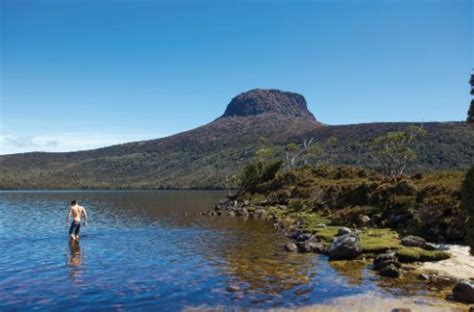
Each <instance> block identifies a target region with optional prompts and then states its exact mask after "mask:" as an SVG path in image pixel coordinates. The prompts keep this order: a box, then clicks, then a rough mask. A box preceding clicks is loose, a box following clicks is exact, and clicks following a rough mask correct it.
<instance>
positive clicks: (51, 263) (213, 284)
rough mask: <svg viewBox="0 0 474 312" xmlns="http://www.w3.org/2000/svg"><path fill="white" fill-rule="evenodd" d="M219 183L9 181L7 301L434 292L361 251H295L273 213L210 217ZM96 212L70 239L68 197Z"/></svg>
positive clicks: (197, 302) (2, 213)
mask: <svg viewBox="0 0 474 312" xmlns="http://www.w3.org/2000/svg"><path fill="white" fill-rule="evenodd" d="M224 196H225V193H223V192H217V191H12V192H10V191H3V192H0V250H1V253H2V255H1V257H0V310H1V311H8V310H16V309H18V308H20V307H21V309H24V310H30V309H33V308H35V309H37V310H48V311H51V310H57V311H60V310H64V309H65V308H68V309H69V310H104V309H109V310H134V309H141V310H154V311H156V310H159V311H177V310H182V309H185V308H199V307H201V308H203V307H218V306H219V307H229V308H232V307H243V308H272V307H289V308H292V307H297V306H305V305H310V304H315V303H324V302H326V301H327V300H330V299H334V298H337V297H342V296H349V295H357V294H364V293H369V292H371V293H377V294H381V295H383V296H389V297H391V296H394V297H396V296H402V295H403V296H405V295H429V292H428V291H426V290H424V289H423V288H424V287H423V284H421V283H420V282H416V281H413V282H412V283H406V282H404V283H403V284H402V285H399V284H400V283H398V282H397V281H391V280H389V279H386V278H385V279H384V278H380V277H379V276H377V275H375V274H374V273H373V272H372V271H371V270H370V269H369V268H367V266H366V265H365V264H363V263H360V262H328V261H327V257H326V256H322V255H316V254H297V253H288V252H285V251H284V250H283V248H282V246H283V245H284V244H285V243H286V242H288V239H287V238H286V237H285V236H284V234H283V233H281V232H278V231H276V230H275V229H274V228H273V226H272V225H271V224H270V223H269V222H265V221H263V220H244V219H242V218H234V217H228V216H220V217H209V216H201V215H200V214H199V213H200V212H203V211H207V210H210V209H211V208H212V207H213V204H214V203H215V202H216V201H218V200H219V199H222V198H223V197H224ZM72 199H77V200H79V201H80V204H81V205H83V206H85V207H86V209H87V210H88V214H89V226H87V227H85V228H82V229H81V239H80V242H79V243H72V244H71V243H70V242H69V240H68V234H67V227H66V225H65V219H66V214H67V209H68V203H69V202H70V201H71V200H72Z"/></svg>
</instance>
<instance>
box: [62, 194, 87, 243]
mask: <svg viewBox="0 0 474 312" xmlns="http://www.w3.org/2000/svg"><path fill="white" fill-rule="evenodd" d="M71 215H72V218H73V220H72V222H71V226H70V227H69V236H70V237H71V239H73V240H78V239H79V230H80V229H81V217H82V215H84V221H83V224H84V226H86V224H87V212H86V208H84V207H82V206H79V204H78V203H77V201H76V200H73V201H72V202H71V207H69V212H68V213H67V218H66V226H67V225H68V223H69V217H70V216H71Z"/></svg>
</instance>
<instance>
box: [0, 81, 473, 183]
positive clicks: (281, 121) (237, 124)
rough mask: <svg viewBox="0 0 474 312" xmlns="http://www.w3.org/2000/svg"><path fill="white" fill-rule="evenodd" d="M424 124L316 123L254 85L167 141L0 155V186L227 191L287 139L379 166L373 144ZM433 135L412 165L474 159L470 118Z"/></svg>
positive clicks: (439, 127) (431, 128)
mask: <svg viewBox="0 0 474 312" xmlns="http://www.w3.org/2000/svg"><path fill="white" fill-rule="evenodd" d="M413 124H416V125H420V123H371V124H360V125H341V126H327V125H323V124H321V123H320V122H319V121H317V120H316V118H315V117H314V115H313V114H312V113H311V112H310V111H309V110H308V108H307V103H306V100H305V99H304V97H303V96H302V95H299V94H297V93H292V92H284V91H280V90H274V89H270V90H267V89H254V90H250V91H248V92H244V93H241V94H239V95H237V96H236V97H234V98H233V99H232V100H231V101H230V103H229V104H228V105H227V107H226V109H225V112H224V114H223V115H222V116H221V117H219V118H217V119H216V120H214V121H212V122H210V123H208V124H206V125H204V126H201V127H198V128H195V129H192V130H189V131H185V132H182V133H178V134H175V135H172V136H169V137H166V138H161V139H155V140H148V141H140V142H131V143H125V144H120V145H114V146H110V147H104V148H99V149H94V150H88V151H79V152H69V153H37V152H36V153H24V154H13V155H3V156H0V188H1V189H169V188H174V189H193V188H194V189H195V188H199V189H205V188H223V187H225V185H224V181H225V180H226V178H228V177H230V176H231V175H233V174H236V173H238V172H239V171H240V170H241V168H242V167H243V166H244V165H245V164H246V163H248V162H249V160H251V159H252V158H253V157H254V155H255V151H256V150H257V149H258V148H261V147H263V146H262V143H261V142H262V140H261V138H265V139H266V140H264V141H266V142H267V143H266V144H267V145H265V146H270V145H271V146H273V147H274V148H275V150H276V157H279V158H281V159H283V158H284V153H285V152H284V148H285V146H286V145H287V144H289V143H297V144H301V142H302V141H303V140H304V139H308V138H313V139H314V142H316V143H317V142H325V141H326V140H327V139H328V138H330V137H334V138H336V139H337V144H336V145H335V146H333V147H331V150H329V151H328V152H327V153H326V155H325V156H324V159H323V160H324V161H328V162H330V163H333V164H348V165H357V166H364V167H373V166H374V165H376V164H375V163H374V160H373V159H372V156H371V152H370V149H369V148H368V146H369V143H370V142H371V141H372V140H373V139H374V138H375V137H377V136H379V135H382V134H384V133H386V132H388V131H397V130H403V129H405V128H406V127H408V126H410V125H413ZM423 127H424V128H425V130H427V131H428V135H427V136H426V137H424V138H423V141H422V142H421V143H420V144H419V145H418V146H417V153H418V159H417V160H416V162H415V163H414V164H413V165H412V166H411V167H410V168H409V170H411V171H412V172H413V171H415V170H421V171H430V170H439V169H465V168H467V167H468V166H470V165H471V162H472V159H474V131H471V129H470V128H469V127H468V126H467V124H466V123H465V122H449V123H437V122H430V123H423Z"/></svg>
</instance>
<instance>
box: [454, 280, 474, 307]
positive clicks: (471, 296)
mask: <svg viewBox="0 0 474 312" xmlns="http://www.w3.org/2000/svg"><path fill="white" fill-rule="evenodd" d="M453 297H454V299H455V300H457V301H462V302H467V303H474V283H473V282H471V281H468V280H464V281H460V282H458V283H457V284H456V286H454V288H453Z"/></svg>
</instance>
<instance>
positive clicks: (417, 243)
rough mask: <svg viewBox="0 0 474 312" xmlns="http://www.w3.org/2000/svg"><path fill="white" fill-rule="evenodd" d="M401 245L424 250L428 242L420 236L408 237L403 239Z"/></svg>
mask: <svg viewBox="0 0 474 312" xmlns="http://www.w3.org/2000/svg"><path fill="white" fill-rule="evenodd" d="M401 243H402V245H403V246H409V247H420V248H424V247H425V245H426V240H425V239H424V238H422V237H419V236H414V235H408V236H405V237H404V238H402V241H401Z"/></svg>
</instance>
